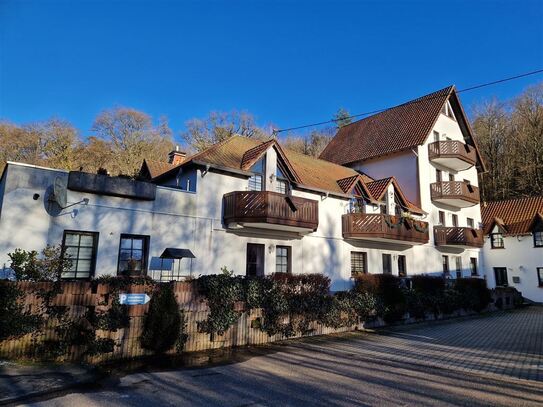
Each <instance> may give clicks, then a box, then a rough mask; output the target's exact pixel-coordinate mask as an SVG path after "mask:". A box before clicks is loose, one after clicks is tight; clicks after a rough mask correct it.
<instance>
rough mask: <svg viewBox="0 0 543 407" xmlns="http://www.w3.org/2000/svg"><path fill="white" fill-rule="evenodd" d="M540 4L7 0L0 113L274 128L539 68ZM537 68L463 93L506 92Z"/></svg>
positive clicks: (82, 123)
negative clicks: (117, 112) (241, 113)
mask: <svg viewBox="0 0 543 407" xmlns="http://www.w3.org/2000/svg"><path fill="white" fill-rule="evenodd" d="M542 22H543V2H542V1H518V0H517V1H454V0H448V1H442V2H437V1H357V2H355V1H351V2H341V1H335V2H332V1H315V0H313V1H308V2H305V1H296V2H295V1H274V2H271V1H269V2H268V1H254V0H253V1H247V2H243V1H224V2H219V1H216V2H205V1H198V2H196V1H195V2H182V1H177V2H173V1H171V2H168V1H70V2H61V1H54V2H52V1H9V0H0V118H3V119H8V120H10V121H13V122H15V123H27V122H33V121H39V120H45V119H47V118H49V117H51V116H56V117H60V118H63V119H66V120H68V121H70V122H72V123H73V124H74V125H75V126H76V127H78V128H79V129H80V130H81V132H82V134H83V135H89V134H90V128H91V125H92V121H93V119H94V117H95V116H96V114H97V113H99V112H100V111H101V110H102V109H105V108H110V107H113V106H117V105H120V106H129V107H134V108H136V109H140V110H143V111H145V112H147V113H149V114H151V115H152V116H153V117H155V118H158V117H159V116H160V115H166V116H168V118H169V120H170V125H171V127H172V128H173V129H174V130H175V131H176V133H177V132H178V131H180V130H182V129H183V126H184V123H185V121H186V120H188V119H190V118H193V117H202V116H205V115H206V114H207V113H208V112H209V111H212V110H220V111H229V110H232V109H238V110H247V111H250V112H251V113H253V114H254V115H255V116H256V117H257V120H258V122H259V123H260V124H266V123H274V124H275V125H276V126H278V127H279V128H285V127H290V126H296V125H301V124H306V123H312V122H315V121H321V120H327V119H329V118H331V116H332V115H333V114H334V112H335V111H336V110H337V109H338V108H339V107H345V108H346V109H348V110H349V111H350V112H351V113H353V114H354V113H359V112H364V111H368V110H374V109H378V108H382V107H386V106H390V105H394V104H398V103H401V102H403V101H406V100H409V99H411V98H414V97H417V96H420V95H422V94H425V93H428V92H431V91H433V90H437V89H440V88H442V87H445V86H447V85H449V84H451V83H454V84H456V85H457V86H458V87H459V88H464V87H468V86H471V85H475V84H478V83H481V82H487V81H492V80H495V79H500V78H502V77H506V76H511V75H515V74H518V73H522V72H525V71H531V70H534V69H538V68H543V23H542ZM540 80H543V75H540V76H537V77H531V78H526V79H522V80H518V81H514V82H510V83H507V84H503V85H499V86H495V87H491V88H486V89H482V90H480V91H477V92H470V93H465V94H462V95H461V97H462V101H463V102H464V104H465V105H466V107H467V108H468V110H469V107H470V106H472V105H473V104H474V103H476V102H477V101H480V100H482V99H484V98H487V97H491V96H497V97H500V98H509V97H512V96H514V95H516V94H518V93H519V92H520V91H521V90H522V89H523V88H524V87H526V86H527V85H528V84H530V83H535V82H537V81H540Z"/></svg>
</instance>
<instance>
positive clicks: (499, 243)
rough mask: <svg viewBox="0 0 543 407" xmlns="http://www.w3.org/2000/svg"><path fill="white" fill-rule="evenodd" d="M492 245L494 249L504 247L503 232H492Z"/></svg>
mask: <svg viewBox="0 0 543 407" xmlns="http://www.w3.org/2000/svg"><path fill="white" fill-rule="evenodd" d="M490 247H492V248H493V249H503V248H504V245H503V235H502V234H501V233H491V234H490Z"/></svg>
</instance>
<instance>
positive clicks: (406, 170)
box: [352, 151, 420, 205]
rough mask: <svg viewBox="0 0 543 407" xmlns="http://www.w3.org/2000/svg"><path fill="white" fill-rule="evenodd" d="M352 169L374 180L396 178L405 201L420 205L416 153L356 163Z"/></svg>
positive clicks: (399, 154)
mask: <svg viewBox="0 0 543 407" xmlns="http://www.w3.org/2000/svg"><path fill="white" fill-rule="evenodd" d="M352 167H353V169H355V170H357V171H361V172H364V173H366V174H368V175H369V176H371V177H373V178H374V179H383V178H388V177H390V176H394V177H396V180H398V182H399V183H400V186H401V188H402V192H403V193H404V195H405V196H406V197H407V199H409V200H410V201H411V202H413V203H414V204H416V205H420V195H419V179H418V167H417V156H416V152H414V151H402V152H400V153H396V154H391V155H389V156H386V157H382V158H378V159H373V160H368V161H364V162H362V163H356V164H354V165H353V166H352Z"/></svg>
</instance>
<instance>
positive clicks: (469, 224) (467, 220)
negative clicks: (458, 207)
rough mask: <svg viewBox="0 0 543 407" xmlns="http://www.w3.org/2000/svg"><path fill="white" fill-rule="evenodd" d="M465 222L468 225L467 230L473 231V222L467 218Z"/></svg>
mask: <svg viewBox="0 0 543 407" xmlns="http://www.w3.org/2000/svg"><path fill="white" fill-rule="evenodd" d="M466 222H467V224H468V228H472V229H473V228H474V227H475V222H474V221H473V219H472V218H467V219H466Z"/></svg>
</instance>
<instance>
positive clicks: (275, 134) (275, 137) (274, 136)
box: [271, 129, 279, 139]
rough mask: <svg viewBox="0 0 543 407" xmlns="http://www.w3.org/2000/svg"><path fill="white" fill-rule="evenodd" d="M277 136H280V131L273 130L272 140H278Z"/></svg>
mask: <svg viewBox="0 0 543 407" xmlns="http://www.w3.org/2000/svg"><path fill="white" fill-rule="evenodd" d="M277 134H279V130H277V129H272V134H271V137H272V139H277Z"/></svg>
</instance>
